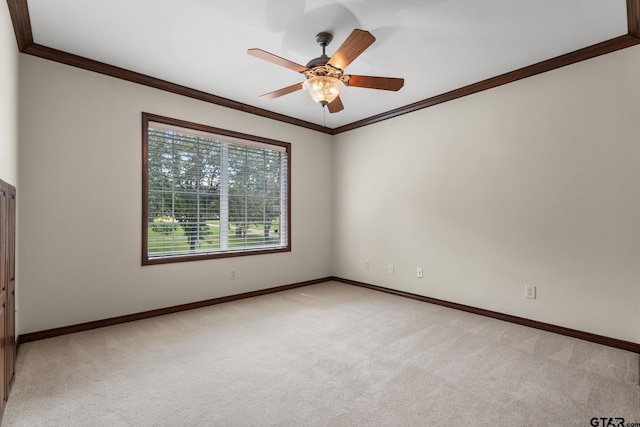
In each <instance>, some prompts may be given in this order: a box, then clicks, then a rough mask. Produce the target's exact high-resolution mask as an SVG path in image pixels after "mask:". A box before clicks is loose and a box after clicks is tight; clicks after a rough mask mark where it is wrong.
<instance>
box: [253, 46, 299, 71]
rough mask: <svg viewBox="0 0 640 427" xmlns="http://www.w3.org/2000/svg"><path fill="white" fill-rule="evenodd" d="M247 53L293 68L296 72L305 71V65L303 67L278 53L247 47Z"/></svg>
mask: <svg viewBox="0 0 640 427" xmlns="http://www.w3.org/2000/svg"><path fill="white" fill-rule="evenodd" d="M247 53H248V54H249V55H251V56H255V57H256V58H260V59H262V60H265V61H268V62H271V63H273V64H276V65H280V66H281V67H284V68H288V69H290V70H293V71H295V72H296V73H304V72H305V71H307V67H303V66H302V65H300V64H296V63H295V62H292V61H289V60H288V59H284V58H281V57H279V56H278V55H274V54H273V53H269V52H266V51H264V50H262V49H248V50H247Z"/></svg>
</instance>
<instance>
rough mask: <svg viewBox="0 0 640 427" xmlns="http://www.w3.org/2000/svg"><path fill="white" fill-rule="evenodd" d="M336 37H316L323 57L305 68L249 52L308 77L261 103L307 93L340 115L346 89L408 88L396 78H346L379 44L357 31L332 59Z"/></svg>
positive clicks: (277, 58)
mask: <svg viewBox="0 0 640 427" xmlns="http://www.w3.org/2000/svg"><path fill="white" fill-rule="evenodd" d="M332 39H333V35H332V34H331V33H328V32H322V33H319V34H318V35H316V42H318V44H319V45H320V46H321V47H322V56H320V57H318V58H315V59H312V60H311V61H309V62H308V63H307V65H305V66H302V65H300V64H296V63H295V62H292V61H289V60H288V59H284V58H281V57H279V56H277V55H274V54H272V53H269V52H266V51H264V50H262V49H255V48H254V49H249V50H247V53H248V54H249V55H251V56H255V57H256V58H260V59H263V60H265V61H269V62H271V63H274V64H276V65H280V66H282V67H285V68H288V69H290V70H293V71H295V72H298V73H301V74H304V76H305V77H306V80H305V81H304V82H300V83H296V84H294V85H291V86H287V87H285V88H282V89H279V90H276V91H274V92H269V93H265V94H264V95H261V96H260V98H261V99H275V98H278V97H280V96H282V95H286V94H289V93H292V92H295V91H297V90H300V89H304V90H305V91H307V92H308V93H309V95H310V96H311V98H312V99H313V100H314V101H316V102H319V103H320V104H321V105H322V106H323V107H324V106H326V107H327V109H328V110H329V112H330V113H337V112H338V111H341V110H343V109H344V106H343V105H342V101H341V100H340V93H341V92H342V91H343V90H344V89H345V87H346V86H356V87H363V88H367V89H381V90H391V91H398V90H400V89H401V88H402V86H404V79H399V78H394V77H372V76H357V75H353V74H344V70H345V68H347V66H348V65H349V64H351V62H353V60H354V59H356V58H357V57H358V56H360V54H361V53H362V52H364V51H365V50H366V49H367V48H368V47H369V46H371V44H372V43H373V42H374V41H375V40H376V39H375V37H373V35H372V34H371V33H370V32H368V31H364V30H353V32H352V33H351V34H350V35H349V37H347V39H346V40H345V41H344V43H342V45H341V46H340V47H339V48H338V50H337V51H336V53H335V54H334V55H333V56H332V57H331V58H329V57H328V56H327V55H326V53H325V49H326V47H327V46H328V45H329V43H331V40H332Z"/></svg>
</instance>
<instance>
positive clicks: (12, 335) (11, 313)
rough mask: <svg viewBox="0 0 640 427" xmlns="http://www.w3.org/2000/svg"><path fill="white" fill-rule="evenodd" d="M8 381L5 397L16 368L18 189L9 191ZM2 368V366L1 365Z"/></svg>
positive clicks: (6, 364)
mask: <svg viewBox="0 0 640 427" xmlns="http://www.w3.org/2000/svg"><path fill="white" fill-rule="evenodd" d="M6 309H7V312H6V322H5V324H6V331H7V332H6V339H7V346H6V348H7V351H6V353H7V357H6V363H5V366H6V379H5V389H6V391H5V397H6V398H8V397H9V390H10V389H11V384H12V383H13V378H14V374H15V367H16V188H15V187H14V186H12V185H9V186H8V191H7V304H6ZM0 366H1V365H0Z"/></svg>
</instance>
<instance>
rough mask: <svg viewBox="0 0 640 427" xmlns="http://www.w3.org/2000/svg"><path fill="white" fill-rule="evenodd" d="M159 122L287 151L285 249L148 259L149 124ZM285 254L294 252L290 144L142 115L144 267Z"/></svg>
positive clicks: (244, 250) (247, 250)
mask: <svg viewBox="0 0 640 427" xmlns="http://www.w3.org/2000/svg"><path fill="white" fill-rule="evenodd" d="M150 122H152V123H159V124H164V125H169V126H176V127H181V128H186V129H190V130H193V131H199V132H206V133H211V134H214V135H216V136H221V137H228V138H230V139H240V140H245V141H250V142H258V143H261V144H267V145H275V146H278V147H282V148H284V152H285V153H286V155H287V171H286V172H287V178H286V182H287V189H286V197H287V200H286V210H287V212H286V215H285V219H286V224H287V226H286V246H283V247H278V248H258V249H251V248H243V249H239V250H237V251H234V250H231V251H225V252H220V253H215V252H214V253H211V252H209V253H196V254H180V255H173V256H166V257H158V258H149V244H148V240H149V218H148V217H149V123H150ZM282 252H291V143H289V142H283V141H277V140H274V139H269V138H264V137H261V136H256V135H249V134H245V133H240V132H235V131H232V130H228V129H221V128H216V127H213V126H208V125H203V124H199V123H194V122H189V121H185V120H180V119H174V118H170V117H164V116H159V115H156V114H151V113H146V112H143V113H142V265H143V266H145V265H156V264H169V263H175V262H187V261H199V260H205V259H217V258H230V257H238V256H249V255H264V254H274V253H282Z"/></svg>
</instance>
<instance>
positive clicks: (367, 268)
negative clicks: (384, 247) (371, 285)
mask: <svg viewBox="0 0 640 427" xmlns="http://www.w3.org/2000/svg"><path fill="white" fill-rule="evenodd" d="M364 269H365V270H370V269H371V261H369V260H368V259H365V260H364Z"/></svg>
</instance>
